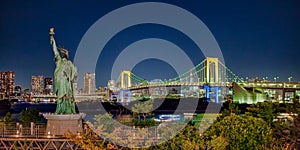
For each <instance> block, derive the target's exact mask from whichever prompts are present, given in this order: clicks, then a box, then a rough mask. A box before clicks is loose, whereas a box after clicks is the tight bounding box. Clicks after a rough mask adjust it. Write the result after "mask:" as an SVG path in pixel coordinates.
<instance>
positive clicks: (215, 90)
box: [204, 85, 219, 103]
mask: <svg viewBox="0 0 300 150" xmlns="http://www.w3.org/2000/svg"><path fill="white" fill-rule="evenodd" d="M204 89H205V97H206V98H207V102H210V100H211V98H212V97H214V98H215V103H219V87H217V86H215V87H210V86H208V85H204ZM210 92H213V94H210Z"/></svg>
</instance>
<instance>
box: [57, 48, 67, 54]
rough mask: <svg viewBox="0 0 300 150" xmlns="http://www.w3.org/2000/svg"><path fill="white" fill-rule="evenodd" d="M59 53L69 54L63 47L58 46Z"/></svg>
mask: <svg viewBox="0 0 300 150" xmlns="http://www.w3.org/2000/svg"><path fill="white" fill-rule="evenodd" d="M58 49H59V51H60V52H61V53H65V54H69V51H68V50H67V49H64V48H58Z"/></svg>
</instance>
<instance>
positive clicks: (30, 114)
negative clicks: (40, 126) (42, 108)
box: [19, 108, 42, 126]
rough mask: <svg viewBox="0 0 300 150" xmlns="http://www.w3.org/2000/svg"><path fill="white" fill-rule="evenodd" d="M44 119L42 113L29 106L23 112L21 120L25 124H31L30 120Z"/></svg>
mask: <svg viewBox="0 0 300 150" xmlns="http://www.w3.org/2000/svg"><path fill="white" fill-rule="evenodd" d="M41 119H42V115H40V114H39V112H38V111H37V110H36V109H34V108H27V109H26V110H23V111H22V112H21V115H20V117H19V120H20V121H21V123H22V125H23V126H29V125H30V122H34V123H37V122H40V121H41Z"/></svg>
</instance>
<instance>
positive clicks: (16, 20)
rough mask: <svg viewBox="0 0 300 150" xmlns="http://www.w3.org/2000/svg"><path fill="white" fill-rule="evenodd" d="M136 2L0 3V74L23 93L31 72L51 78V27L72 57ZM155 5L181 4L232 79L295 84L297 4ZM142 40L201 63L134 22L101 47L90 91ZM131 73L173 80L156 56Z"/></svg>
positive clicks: (195, 52)
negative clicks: (86, 38) (97, 29)
mask: <svg viewBox="0 0 300 150" xmlns="http://www.w3.org/2000/svg"><path fill="white" fill-rule="evenodd" d="M137 2H144V1H126V0H119V1H116V0H110V1H108V0H107V1H88V0H85V1H81V2H75V1H58V0H51V1H31V0H28V1H14V0H5V1H1V5H0V33H1V34H0V51H1V55H0V71H9V70H12V71H14V72H15V74H16V77H15V83H16V85H22V86H23V87H24V88H29V87H30V79H31V76H32V75H44V76H45V77H53V72H54V67H55V63H54V54H53V52H52V49H51V47H50V43H49V34H48V33H49V27H55V33H56V34H55V38H56V41H57V44H58V46H61V47H64V48H67V49H69V50H70V58H71V59H72V60H73V58H74V55H75V52H76V49H77V47H78V45H79V42H80V41H81V39H82V37H83V35H84V34H85V32H86V31H87V30H88V29H89V28H90V26H91V25H93V23H95V22H96V21H97V20H98V19H99V18H101V17H102V16H104V15H105V14H107V13H109V12H111V11H113V10H115V9H117V8H120V7H122V6H126V5H128V4H133V3H137ZM158 2H165V3H169V4H173V5H176V6H179V7H181V8H183V9H186V10H188V11H190V12H191V13H193V14H194V15H196V16H197V17H198V18H199V19H201V20H202V21H203V22H204V23H205V24H206V26H207V27H208V28H209V29H210V31H211V32H212V33H213V35H214V37H215V39H216V40H217V42H218V44H219V46H220V48H221V50H222V52H223V56H224V59H225V62H226V66H227V67H228V68H230V69H231V70H232V71H233V72H234V73H236V74H237V75H238V76H240V77H244V78H245V77H249V78H252V77H260V78H262V77H266V76H267V77H268V78H269V79H270V78H271V79H273V78H274V77H275V76H279V77H280V78H279V80H281V81H287V80H288V79H287V78H288V77H289V76H292V77H293V79H292V80H293V81H300V68H299V67H300V61H299V56H300V1H299V0H286V1H283V0H264V1H261V0H250V1H241V0H238V1H230V0H229V1H209V2H208V1H199V0H193V1H190V0H172V1H158ZM161 11H164V10H161ZM99 38H101V35H99ZM146 38H161V39H165V40H168V41H172V42H173V43H176V44H177V45H178V46H179V47H181V48H182V49H184V50H185V52H186V53H187V55H188V56H190V58H191V60H192V61H193V63H194V64H198V63H199V62H200V61H202V60H203V59H204V55H203V54H202V52H201V51H200V49H199V48H198V47H197V46H196V45H195V44H194V43H193V42H192V41H191V40H190V39H189V38H187V37H186V36H185V35H184V34H182V33H180V32H178V31H177V30H174V29H172V28H170V27H166V26H162V25H156V24H144V25H136V26H132V27H130V28H127V29H125V30H123V31H122V32H120V33H118V34H117V35H115V36H114V37H113V38H112V39H111V40H110V41H109V42H108V43H107V45H106V46H105V48H104V49H103V53H102V54H101V56H100V57H99V59H101V61H98V63H97V68H96V86H97V87H99V86H100V85H101V86H106V84H107V81H108V80H109V79H110V73H111V67H112V64H113V62H114V60H115V59H116V57H117V56H118V54H119V53H120V52H121V51H122V50H123V49H124V48H125V47H127V46H128V45H130V44H132V43H133V42H135V41H138V40H141V39H146ZM87 61H88V60H87ZM133 72H134V73H135V74H136V75H138V76H141V77H143V78H145V79H148V80H152V79H157V78H160V79H168V78H172V77H175V76H177V75H176V72H175V71H174V69H173V68H172V67H171V66H170V65H168V64H167V63H165V62H162V61H160V60H157V59H149V60H145V61H143V62H141V63H139V64H138V65H137V66H136V67H135V68H134V69H133Z"/></svg>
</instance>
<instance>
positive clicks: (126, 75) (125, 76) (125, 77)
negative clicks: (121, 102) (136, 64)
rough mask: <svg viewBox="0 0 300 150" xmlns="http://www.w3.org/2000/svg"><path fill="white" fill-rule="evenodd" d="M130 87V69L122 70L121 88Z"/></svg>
mask: <svg viewBox="0 0 300 150" xmlns="http://www.w3.org/2000/svg"><path fill="white" fill-rule="evenodd" d="M128 87H131V71H127V70H123V71H122V72H121V89H124V88H128Z"/></svg>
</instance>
